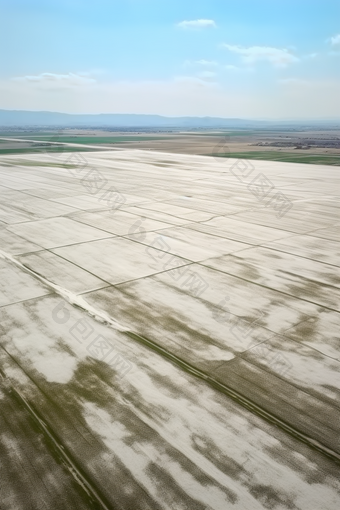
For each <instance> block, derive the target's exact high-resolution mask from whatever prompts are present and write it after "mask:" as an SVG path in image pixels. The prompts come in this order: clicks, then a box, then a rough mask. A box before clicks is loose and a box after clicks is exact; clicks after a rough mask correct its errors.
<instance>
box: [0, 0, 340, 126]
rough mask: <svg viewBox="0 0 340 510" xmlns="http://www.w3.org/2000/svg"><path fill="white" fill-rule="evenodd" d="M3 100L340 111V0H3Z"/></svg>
mask: <svg viewBox="0 0 340 510" xmlns="http://www.w3.org/2000/svg"><path fill="white" fill-rule="evenodd" d="M0 9H1V17H0V47H1V50H2V56H1V66H0V108H2V109H14V110H49V111H57V112H66V113H147V114H159V115H166V116H187V115H189V116H215V117H216V116H217V117H239V118H248V119H250V118H258V119H298V118H301V119H308V118H313V119H317V118H335V117H338V118H339V117H340V99H339V91H340V0H322V1H321V0H317V1H316V0H233V1H229V0H224V1H223V0H207V1H203V0H193V1H192V0H180V1H179V0H171V1H170V0H121V1H116V0H96V1H94V0H0Z"/></svg>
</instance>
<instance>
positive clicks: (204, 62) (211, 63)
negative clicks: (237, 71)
mask: <svg viewBox="0 0 340 510" xmlns="http://www.w3.org/2000/svg"><path fill="white" fill-rule="evenodd" d="M195 63H196V64H199V65H201V66H217V62H215V61H214V60H196V62H195Z"/></svg>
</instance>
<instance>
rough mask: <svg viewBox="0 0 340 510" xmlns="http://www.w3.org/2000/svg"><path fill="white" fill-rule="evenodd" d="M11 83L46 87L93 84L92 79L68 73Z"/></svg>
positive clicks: (29, 78)
mask: <svg viewBox="0 0 340 510" xmlns="http://www.w3.org/2000/svg"><path fill="white" fill-rule="evenodd" d="M13 81H19V82H26V83H41V84H46V85H53V86H55V85H61V86H65V85H66V86H79V85H87V84H90V83H95V80H94V79H93V78H89V77H88V76H84V75H80V74H74V73H68V74H55V73H41V74H38V75H31V76H29V75H27V76H19V77H17V78H13Z"/></svg>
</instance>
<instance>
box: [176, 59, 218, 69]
mask: <svg viewBox="0 0 340 510" xmlns="http://www.w3.org/2000/svg"><path fill="white" fill-rule="evenodd" d="M183 65H184V67H191V66H204V67H216V66H218V63H217V62H215V61H214V60H204V59H202V60H185V62H184V64H183Z"/></svg>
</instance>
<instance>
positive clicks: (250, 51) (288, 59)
mask: <svg viewBox="0 0 340 510" xmlns="http://www.w3.org/2000/svg"><path fill="white" fill-rule="evenodd" d="M223 46H224V47H225V48H226V49H227V50H229V51H231V52H233V53H237V54H238V55H241V56H242V58H243V61H244V62H246V63H247V64H255V63H256V62H258V61H267V62H270V63H271V64H273V65H274V66H276V67H285V66H287V65H288V64H292V63H293V62H298V60H299V59H298V58H297V57H295V55H293V54H292V53H290V52H289V51H288V50H287V49H285V48H283V49H280V48H272V47H270V46H250V47H249V48H242V47H241V46H233V45H231V44H224V45H223Z"/></svg>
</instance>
